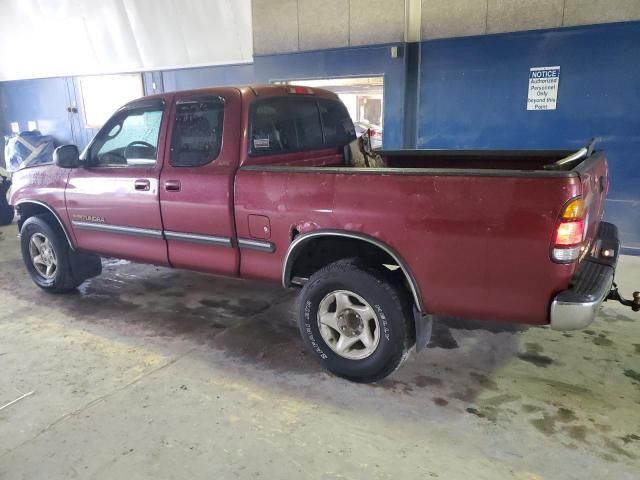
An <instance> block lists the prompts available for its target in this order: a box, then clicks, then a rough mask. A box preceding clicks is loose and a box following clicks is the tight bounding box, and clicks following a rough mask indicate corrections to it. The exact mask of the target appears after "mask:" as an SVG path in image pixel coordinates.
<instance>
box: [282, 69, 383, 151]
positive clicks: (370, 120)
mask: <svg viewBox="0 0 640 480" xmlns="http://www.w3.org/2000/svg"><path fill="white" fill-rule="evenodd" d="M276 83H284V84H289V85H301V86H304V87H317V88H324V89H326V90H330V91H332V92H334V93H337V94H338V96H339V97H340V100H342V102H343V103H344V104H345V106H346V107H347V110H348V111H349V115H351V119H352V120H353V123H354V125H355V127H356V134H357V135H358V136H360V135H362V134H363V133H364V132H365V131H366V130H367V129H370V130H371V131H372V136H371V144H372V146H373V147H374V148H381V147H382V133H383V130H384V77H383V76H377V77H343V78H318V79H304V80H287V81H282V82H276Z"/></svg>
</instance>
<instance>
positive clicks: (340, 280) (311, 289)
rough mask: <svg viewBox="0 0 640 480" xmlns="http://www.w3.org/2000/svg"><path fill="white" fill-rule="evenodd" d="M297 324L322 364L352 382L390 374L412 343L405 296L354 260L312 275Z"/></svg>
mask: <svg viewBox="0 0 640 480" xmlns="http://www.w3.org/2000/svg"><path fill="white" fill-rule="evenodd" d="M298 324H299V327H300V331H301V334H302V338H303V340H304V342H305V343H306V344H307V346H308V347H309V349H310V350H311V352H312V353H313V354H314V355H315V356H316V357H317V358H318V359H319V360H320V362H321V363H322V365H323V366H324V367H325V368H326V369H327V370H329V371H331V372H332V373H334V374H336V375H338V376H340V377H343V378H346V379H348V380H352V381H356V382H375V381H376V380H380V379H382V378H384V377H386V376H387V375H389V374H391V373H392V372H393V371H394V370H396V369H397V368H398V366H400V364H401V363H402V361H403V360H404V359H405V358H406V357H407V356H408V352H409V348H410V347H411V344H412V335H411V331H412V330H411V315H410V310H409V305H408V302H407V301H406V300H405V299H404V295H402V294H401V292H399V291H398V289H397V287H396V286H394V284H393V282H392V281H390V280H389V279H388V278H387V277H386V276H385V275H384V274H383V273H382V272H379V271H377V270H375V269H373V268H370V267H368V266H367V265H365V264H364V263H362V262H360V261H358V260H354V259H350V260H340V261H338V262H335V263H332V264H331V265H329V266H327V267H325V268H323V269H322V270H320V271H318V272H316V273H315V274H313V275H312V276H311V278H310V279H309V281H308V282H307V283H306V284H305V286H304V288H303V289H302V292H301V294H300V305H299V316H298Z"/></svg>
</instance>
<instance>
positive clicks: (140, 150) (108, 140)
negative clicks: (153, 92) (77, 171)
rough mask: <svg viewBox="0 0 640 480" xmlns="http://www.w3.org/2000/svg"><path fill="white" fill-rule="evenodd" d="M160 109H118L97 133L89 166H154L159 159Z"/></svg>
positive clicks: (90, 154) (91, 150) (90, 153)
mask: <svg viewBox="0 0 640 480" xmlns="http://www.w3.org/2000/svg"><path fill="white" fill-rule="evenodd" d="M161 124H162V109H161V108H158V107H142V108H130V109H125V110H121V111H119V112H117V113H116V114H115V115H114V116H113V117H111V119H110V120H109V121H108V122H107V123H106V125H105V126H104V128H102V129H101V130H100V132H99V133H98V135H97V136H96V138H95V140H94V142H93V145H92V147H91V149H90V152H89V165H90V166H91V167H153V166H154V165H155V164H156V162H157V160H158V137H159V135H160V125H161Z"/></svg>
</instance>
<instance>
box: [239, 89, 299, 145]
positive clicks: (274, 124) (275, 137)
mask: <svg viewBox="0 0 640 480" xmlns="http://www.w3.org/2000/svg"><path fill="white" fill-rule="evenodd" d="M290 106H291V105H290V103H289V98H288V97H275V98H269V99H266V100H258V101H256V102H254V103H253V105H252V106H251V146H250V148H251V153H254V154H258V155H260V154H268V153H282V152H287V151H293V150H297V149H298V137H297V133H296V122H295V119H294V117H293V115H292V113H291V108H290Z"/></svg>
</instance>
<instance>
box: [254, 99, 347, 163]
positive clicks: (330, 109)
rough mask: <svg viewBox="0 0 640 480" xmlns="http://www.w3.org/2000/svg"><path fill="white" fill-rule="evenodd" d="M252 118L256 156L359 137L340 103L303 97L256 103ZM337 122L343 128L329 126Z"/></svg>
mask: <svg viewBox="0 0 640 480" xmlns="http://www.w3.org/2000/svg"><path fill="white" fill-rule="evenodd" d="M323 112H324V116H325V117H326V120H325V118H323ZM250 118H251V126H250V128H251V144H250V153H251V154H253V155H266V154H274V153H286V152H295V151H299V150H311V149H314V148H323V147H327V146H339V145H345V144H347V143H349V142H350V141H351V140H353V139H354V138H355V130H354V129H353V123H352V122H351V119H350V118H349V113H348V112H347V110H346V108H344V106H343V105H342V104H341V103H340V102H337V101H331V100H325V99H318V98H315V97H303V96H296V97H293V96H291V97H274V98H267V99H264V100H256V101H255V102H253V104H252V105H251V113H250ZM333 121H335V122H339V125H337V126H336V125H329V122H333ZM323 129H324V130H323ZM349 132H351V133H349Z"/></svg>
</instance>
